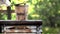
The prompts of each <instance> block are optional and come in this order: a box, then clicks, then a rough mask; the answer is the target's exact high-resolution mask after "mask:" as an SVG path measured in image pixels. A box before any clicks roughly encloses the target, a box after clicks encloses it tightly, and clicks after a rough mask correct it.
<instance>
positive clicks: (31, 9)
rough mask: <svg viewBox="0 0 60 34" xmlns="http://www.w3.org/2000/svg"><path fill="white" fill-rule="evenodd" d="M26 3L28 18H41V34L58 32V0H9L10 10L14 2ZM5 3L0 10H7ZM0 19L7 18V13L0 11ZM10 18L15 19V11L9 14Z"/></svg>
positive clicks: (59, 27)
mask: <svg viewBox="0 0 60 34" xmlns="http://www.w3.org/2000/svg"><path fill="white" fill-rule="evenodd" d="M19 3H26V4H27V5H28V13H27V14H28V18H27V19H28V20H43V24H42V30H43V33H42V34H60V0H11V10H15V4H19ZM6 7H7V6H6V5H5V4H2V5H0V10H7V8H6ZM0 20H7V13H1V12H0ZM11 20H16V13H12V14H11Z"/></svg>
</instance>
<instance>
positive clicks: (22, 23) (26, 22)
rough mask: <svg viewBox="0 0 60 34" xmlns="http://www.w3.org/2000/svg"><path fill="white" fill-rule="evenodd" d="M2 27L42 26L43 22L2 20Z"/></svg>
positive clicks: (0, 22)
mask: <svg viewBox="0 0 60 34" xmlns="http://www.w3.org/2000/svg"><path fill="white" fill-rule="evenodd" d="M0 25H42V20H23V21H19V20H17V21H16V20H15V21H14V20H13V21H12V20H0Z"/></svg>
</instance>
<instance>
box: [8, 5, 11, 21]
mask: <svg viewBox="0 0 60 34" xmlns="http://www.w3.org/2000/svg"><path fill="white" fill-rule="evenodd" d="M7 19H8V20H11V7H10V6H7Z"/></svg>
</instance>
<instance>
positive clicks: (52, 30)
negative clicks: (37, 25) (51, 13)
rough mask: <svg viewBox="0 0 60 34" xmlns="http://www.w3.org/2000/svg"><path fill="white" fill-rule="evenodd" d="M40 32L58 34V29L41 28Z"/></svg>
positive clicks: (59, 31) (59, 33) (59, 30)
mask: <svg viewBox="0 0 60 34" xmlns="http://www.w3.org/2000/svg"><path fill="white" fill-rule="evenodd" d="M42 30H43V33H42V34H60V27H56V28H54V27H43V28H42Z"/></svg>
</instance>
